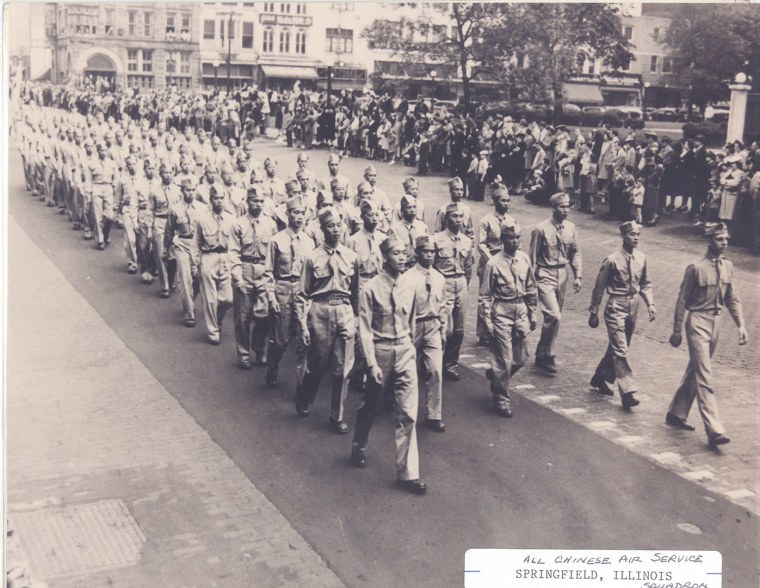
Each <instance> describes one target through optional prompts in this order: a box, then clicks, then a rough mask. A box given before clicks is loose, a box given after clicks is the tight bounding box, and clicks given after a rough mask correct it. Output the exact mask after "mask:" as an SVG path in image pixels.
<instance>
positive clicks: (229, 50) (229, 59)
mask: <svg viewBox="0 0 760 588" xmlns="http://www.w3.org/2000/svg"><path fill="white" fill-rule="evenodd" d="M231 62H232V10H230V20H229V23H227V95H228V96H229V95H230V90H231V87H230V84H231V81H230V69H232V68H231V67H230V63H231Z"/></svg>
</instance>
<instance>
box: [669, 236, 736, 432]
mask: <svg viewBox="0 0 760 588" xmlns="http://www.w3.org/2000/svg"><path fill="white" fill-rule="evenodd" d="M704 236H705V238H706V239H707V240H708V245H707V253H706V254H705V256H704V257H703V258H702V259H700V260H699V261H697V262H696V263H694V264H692V265H690V266H688V267H687V268H686V273H685V274H684V278H683V282H682V284H681V290H680V292H679V294H678V301H677V302H676V312H675V318H674V319H673V334H672V335H671V336H670V344H671V345H672V346H673V347H678V346H679V345H681V341H682V336H681V330H682V329H683V328H684V315H685V314H686V311H687V310H688V311H689V314H688V316H687V318H686V324H685V328H686V340H687V342H688V344H689V365H688V366H687V367H686V373H685V374H684V376H683V379H682V380H681V385H680V386H679V387H678V390H676V393H675V395H674V396H673V400H672V401H671V403H670V407H669V409H668V413H667V414H666V415H665V422H666V423H667V424H668V425H670V426H672V427H677V428H679V429H684V430H687V431H693V430H694V426H693V425H691V424H690V423H688V422H687V420H686V419H687V418H688V416H689V411H690V410H691V406H692V404H693V403H694V399H695V398H696V400H697V405H698V406H699V412H700V414H701V415H702V421H703V423H704V426H705V431H706V433H707V440H708V442H709V444H710V445H711V446H712V447H717V446H718V445H724V444H726V443H728V442H729V441H730V439H729V438H728V437H727V436H726V432H725V427H724V426H723V424H722V423H721V422H720V417H719V415H718V404H717V402H716V400H715V390H714V389H713V386H712V373H711V368H710V360H711V357H712V354H713V353H714V351H715V347H716V346H717V344H718V332H719V330H720V314H721V311H722V310H723V309H724V308H725V309H728V313H729V314H730V315H731V318H732V319H733V320H734V322H735V323H736V326H737V327H739V345H746V344H747V341H748V335H747V328H746V325H745V323H744V316H743V313H742V305H741V301H740V300H739V294H738V292H736V290H735V288H734V284H733V271H734V266H733V264H732V263H731V262H730V261H729V260H727V259H726V258H725V257H724V253H725V251H726V248H727V247H728V228H727V227H726V225H725V224H724V223H708V224H706V225H705V228H704Z"/></svg>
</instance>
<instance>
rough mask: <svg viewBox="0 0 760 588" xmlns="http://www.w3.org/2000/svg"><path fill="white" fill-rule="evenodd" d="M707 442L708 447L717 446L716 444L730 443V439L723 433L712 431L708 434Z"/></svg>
mask: <svg viewBox="0 0 760 588" xmlns="http://www.w3.org/2000/svg"><path fill="white" fill-rule="evenodd" d="M707 442H708V443H709V444H710V447H717V446H718V445H725V444H726V443H730V442H731V439H729V438H728V437H726V436H725V435H721V434H720V433H714V434H712V435H710V438H709V439H708V440H707Z"/></svg>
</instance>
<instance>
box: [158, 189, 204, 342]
mask: <svg viewBox="0 0 760 588" xmlns="http://www.w3.org/2000/svg"><path fill="white" fill-rule="evenodd" d="M180 189H181V190H182V201H181V202H178V203H177V204H174V205H173V206H172V207H171V208H170V209H169V214H168V216H167V219H166V233H165V235H164V248H165V249H166V250H167V251H169V250H171V251H172V254H173V255H174V258H175V259H176V260H177V281H178V285H179V297H180V300H181V301H182V311H183V313H184V321H185V326H186V327H190V328H192V327H194V326H195V297H196V296H197V294H198V286H199V285H198V280H197V278H196V279H195V280H194V279H193V271H192V268H193V260H192V242H193V239H195V230H196V229H195V227H196V224H197V223H198V219H199V218H200V217H201V216H202V215H203V214H204V213H206V212H207V211H208V209H207V208H206V207H205V206H204V205H203V204H202V203H201V202H199V201H198V200H197V199H196V198H195V184H194V183H193V181H192V180H191V179H190V178H185V179H183V180H182V185H181V186H180ZM196 265H197V263H196Z"/></svg>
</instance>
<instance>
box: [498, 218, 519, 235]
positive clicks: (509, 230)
mask: <svg viewBox="0 0 760 588" xmlns="http://www.w3.org/2000/svg"><path fill="white" fill-rule="evenodd" d="M499 229H500V231H501V236H502V237H503V236H505V235H519V234H520V223H518V222H517V221H515V220H512V219H510V220H505V221H502V223H501V225H500V227H499Z"/></svg>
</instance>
